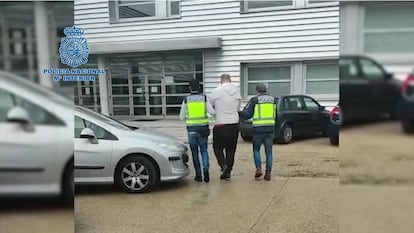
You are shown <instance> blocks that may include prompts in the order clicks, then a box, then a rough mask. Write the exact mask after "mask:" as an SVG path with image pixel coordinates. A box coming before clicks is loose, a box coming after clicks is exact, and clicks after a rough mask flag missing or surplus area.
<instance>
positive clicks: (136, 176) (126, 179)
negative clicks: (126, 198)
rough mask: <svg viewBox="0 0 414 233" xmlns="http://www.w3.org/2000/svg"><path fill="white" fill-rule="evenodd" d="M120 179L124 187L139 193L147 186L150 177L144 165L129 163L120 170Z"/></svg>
mask: <svg viewBox="0 0 414 233" xmlns="http://www.w3.org/2000/svg"><path fill="white" fill-rule="evenodd" d="M121 178H122V182H123V183H124V185H125V186H126V187H128V188H129V189H130V190H134V191H139V190H142V189H143V188H145V187H146V186H147V185H148V183H149V180H150V175H149V172H148V169H147V168H146V167H145V166H144V165H142V164H140V163H137V162H131V163H128V164H126V165H125V166H124V168H123V169H122V174H121Z"/></svg>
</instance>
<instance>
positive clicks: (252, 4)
mask: <svg viewBox="0 0 414 233" xmlns="http://www.w3.org/2000/svg"><path fill="white" fill-rule="evenodd" d="M293 6H294V1H293V0H287V1H284V0H280V1H262V0H260V1H257V0H244V1H242V11H244V12H250V11H263V10H272V9H281V8H286V7H287V8H289V7H293Z"/></svg>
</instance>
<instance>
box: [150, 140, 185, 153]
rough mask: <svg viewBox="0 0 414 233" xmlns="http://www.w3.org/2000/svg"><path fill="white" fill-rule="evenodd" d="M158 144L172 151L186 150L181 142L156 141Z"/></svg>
mask: <svg viewBox="0 0 414 233" xmlns="http://www.w3.org/2000/svg"><path fill="white" fill-rule="evenodd" d="M156 145H157V146H159V147H162V148H164V149H166V150H168V151H171V152H180V151H183V150H184V148H183V147H182V146H181V145H180V144H178V143H173V142H156Z"/></svg>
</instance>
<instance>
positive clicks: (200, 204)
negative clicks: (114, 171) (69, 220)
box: [75, 138, 339, 233]
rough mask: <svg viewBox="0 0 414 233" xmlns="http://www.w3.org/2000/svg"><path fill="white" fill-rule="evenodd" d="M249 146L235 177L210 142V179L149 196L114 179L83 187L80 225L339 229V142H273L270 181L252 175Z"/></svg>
mask: <svg viewBox="0 0 414 233" xmlns="http://www.w3.org/2000/svg"><path fill="white" fill-rule="evenodd" d="M262 149H263V148H262ZM251 150H252V146H251V144H250V143H247V142H243V141H240V142H239V145H238V149H237V153H236V161H235V166H234V170H233V173H232V180H231V181H221V180H219V171H218V170H219V169H218V166H217V162H216V159H215V157H214V154H213V152H212V148H211V145H210V146H209V154H210V164H211V181H210V183H208V184H205V183H196V182H194V181H193V176H194V174H193V173H191V175H190V176H189V177H187V178H186V179H184V180H183V181H180V182H177V183H167V184H161V185H159V186H158V187H157V188H156V189H155V190H154V191H153V192H151V193H148V194H143V195H140V194H138V195H137V194H125V193H122V192H120V191H118V190H117V189H116V188H115V187H113V186H88V187H86V186H85V187H78V188H77V196H76V201H75V217H76V232H80V233H83V232H85V233H95V232H96V233H113V232H117V233H118V232H119V233H124V232H125V233H129V232H131V233H132V232H134V233H137V232H145V233H146V232H180V233H186V232H188V233H190V232H191V233H197V232H200V233H204V232H223V233H227V232H245V233H259V232H260V233H262V232H263V233H265V232H269V233H270V232H271V233H279V232H280V233H285V232H292V233H296V232H297V233H308V232H309V233H311V232H312V233H313V232H318V233H325V232H326V233H335V232H338V231H339V230H338V221H337V212H338V211H337V203H338V200H337V197H338V188H339V185H338V184H339V179H338V160H337V158H338V151H339V149H338V147H334V146H331V145H330V144H329V141H328V139H327V138H317V139H304V140H300V141H297V142H294V143H292V144H289V145H275V146H274V155H275V157H274V160H273V163H274V175H273V177H272V181H270V182H266V181H264V180H261V181H255V180H254V178H253V175H254V170H255V169H254V165H253V157H252V151H251ZM263 155H264V154H263ZM190 167H192V166H190Z"/></svg>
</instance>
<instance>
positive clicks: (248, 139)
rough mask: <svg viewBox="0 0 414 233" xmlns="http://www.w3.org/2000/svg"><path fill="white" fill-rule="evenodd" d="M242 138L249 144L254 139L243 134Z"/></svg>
mask: <svg viewBox="0 0 414 233" xmlns="http://www.w3.org/2000/svg"><path fill="white" fill-rule="evenodd" d="M240 136H241V137H242V138H243V140H244V141H247V142H250V141H252V139H253V138H252V137H249V136H246V135H244V134H242V133H241V134H240Z"/></svg>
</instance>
